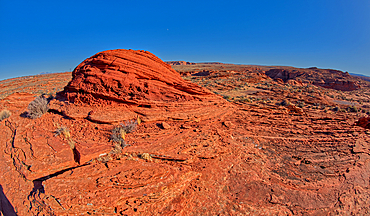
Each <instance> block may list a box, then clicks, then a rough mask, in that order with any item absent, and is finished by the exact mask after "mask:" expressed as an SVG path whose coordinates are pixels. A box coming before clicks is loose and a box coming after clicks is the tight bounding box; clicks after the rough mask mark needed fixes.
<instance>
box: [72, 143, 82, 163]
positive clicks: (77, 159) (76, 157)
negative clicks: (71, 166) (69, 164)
mask: <svg viewBox="0 0 370 216" xmlns="http://www.w3.org/2000/svg"><path fill="white" fill-rule="evenodd" d="M72 151H73V159H74V161H75V162H76V163H78V164H80V160H81V155H80V152H79V151H77V149H76V147H75V148H74V149H72Z"/></svg>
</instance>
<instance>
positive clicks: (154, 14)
mask: <svg viewBox="0 0 370 216" xmlns="http://www.w3.org/2000/svg"><path fill="white" fill-rule="evenodd" d="M118 48H120V49H121V48H123V49H140V50H147V51H150V52H152V53H153V54H155V55H157V56H158V57H159V58H161V59H162V60H164V61H167V60H185V61H191V62H205V61H219V62H225V63H241V64H259V65H287V66H296V67H312V66H316V67H319V68H333V69H339V70H342V71H348V72H350V73H360V74H364V75H368V76H370V1H368V0H345V1H344V0H310V1H303V0H301V1H299V0H298V1H297V0H281V1H280V0H275V1H272V0H270V1H268V0H258V1H257V0H253V1H248V0H245V1H232V0H231V1H217V0H214V1H110V0H105V1H96V0H95V1H94V0H90V1H78V0H74V1H69V0H65V1H36V0H35V1H17V0H12V1H9V0H7V1H5V0H0V80H1V79H6V78H11V77H18V76H26V75H32V74H39V73H42V72H64V71H71V70H73V69H74V68H75V67H76V66H77V65H78V64H79V63H80V62H82V61H83V60H84V59H86V58H88V57H90V56H92V55H94V54H95V53H97V52H100V51H103V50H108V49H118Z"/></svg>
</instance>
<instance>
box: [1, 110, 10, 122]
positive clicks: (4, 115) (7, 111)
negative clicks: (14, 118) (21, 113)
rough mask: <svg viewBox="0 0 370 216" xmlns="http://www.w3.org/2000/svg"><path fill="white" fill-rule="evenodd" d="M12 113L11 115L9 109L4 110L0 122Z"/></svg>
mask: <svg viewBox="0 0 370 216" xmlns="http://www.w3.org/2000/svg"><path fill="white" fill-rule="evenodd" d="M10 115H11V113H10V111H9V110H6V109H5V110H2V111H1V112H0V122H1V121H2V120H4V119H6V118H9V117H10Z"/></svg>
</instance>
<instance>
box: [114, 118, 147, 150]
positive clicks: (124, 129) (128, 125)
mask: <svg viewBox="0 0 370 216" xmlns="http://www.w3.org/2000/svg"><path fill="white" fill-rule="evenodd" d="M140 122H141V120H140V118H139V117H138V118H137V120H135V121H134V120H130V121H126V122H125V123H124V124H122V123H120V124H119V125H118V126H116V127H114V128H113V130H112V135H111V140H112V141H113V142H116V143H118V144H119V145H120V147H121V148H124V147H125V146H127V145H126V143H125V139H126V134H128V133H131V132H133V131H135V130H136V127H137V125H138V124H140Z"/></svg>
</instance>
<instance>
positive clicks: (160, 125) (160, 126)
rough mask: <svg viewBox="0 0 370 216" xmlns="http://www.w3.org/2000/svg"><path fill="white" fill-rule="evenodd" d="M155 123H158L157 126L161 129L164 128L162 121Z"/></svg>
mask: <svg viewBox="0 0 370 216" xmlns="http://www.w3.org/2000/svg"><path fill="white" fill-rule="evenodd" d="M155 125H157V127H159V128H160V129H164V128H163V126H162V124H161V123H156V124H155Z"/></svg>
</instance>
